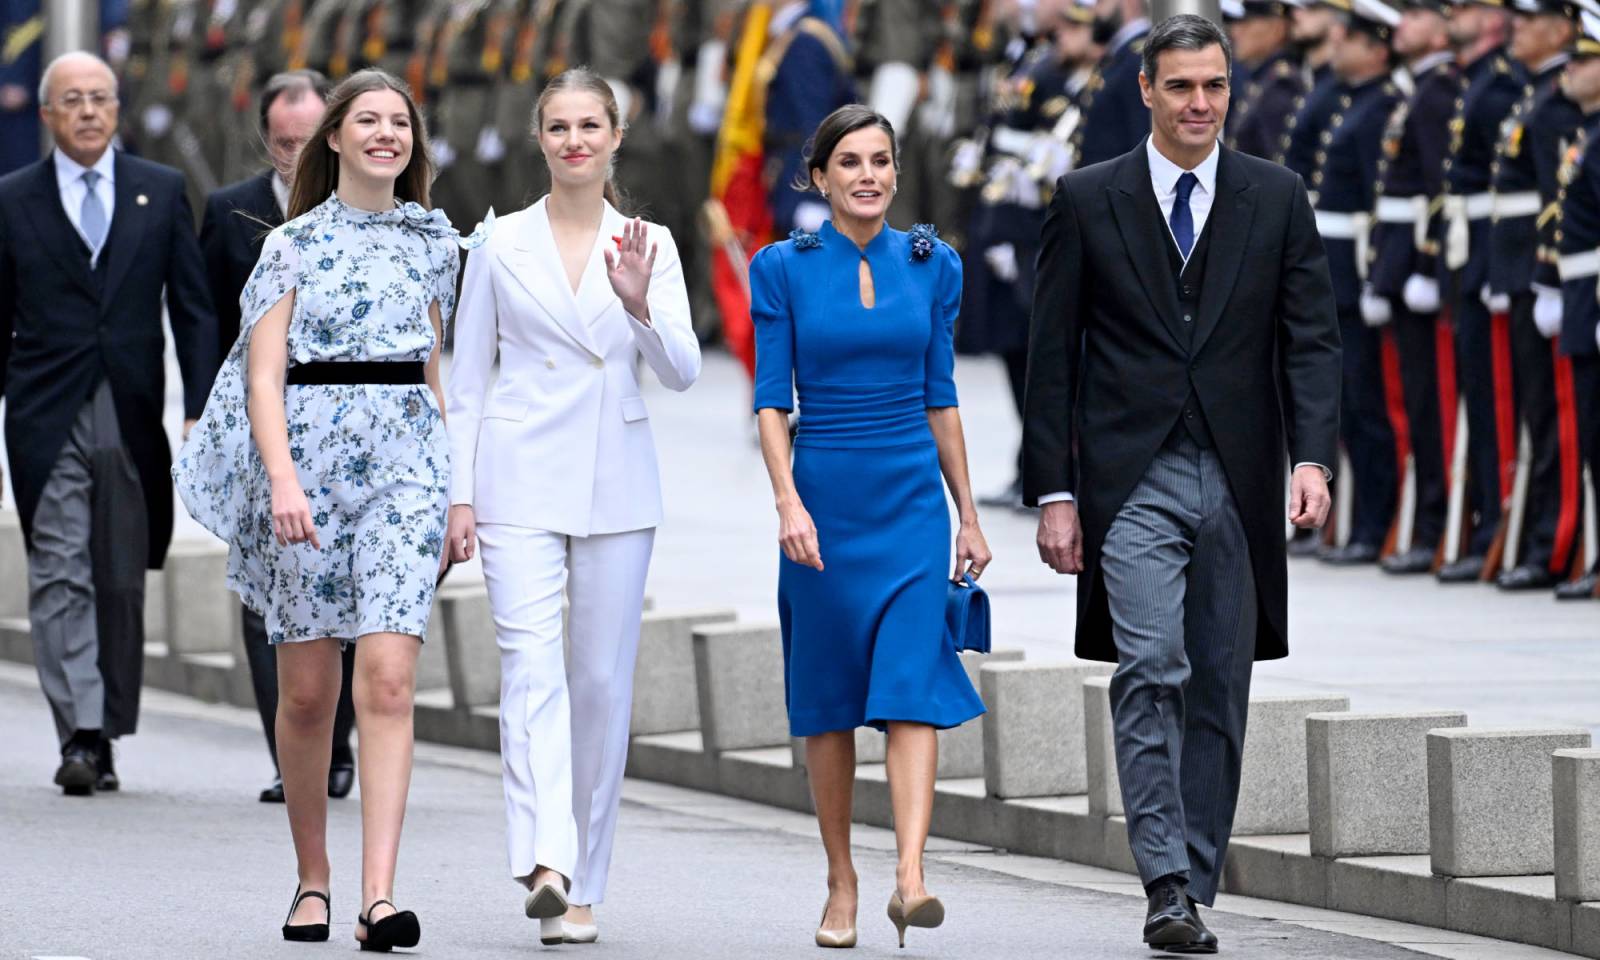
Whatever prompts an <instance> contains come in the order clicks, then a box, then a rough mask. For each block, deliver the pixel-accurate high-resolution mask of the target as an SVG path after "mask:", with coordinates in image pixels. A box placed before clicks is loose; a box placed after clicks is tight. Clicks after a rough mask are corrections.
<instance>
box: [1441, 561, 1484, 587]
mask: <svg viewBox="0 0 1600 960" xmlns="http://www.w3.org/2000/svg"><path fill="white" fill-rule="evenodd" d="M1481 579H1483V558H1482V557H1462V558H1461V559H1460V560H1457V561H1456V562H1455V563H1447V564H1445V565H1444V566H1442V567H1440V568H1439V582H1440V583H1473V582H1475V581H1477V580H1481Z"/></svg>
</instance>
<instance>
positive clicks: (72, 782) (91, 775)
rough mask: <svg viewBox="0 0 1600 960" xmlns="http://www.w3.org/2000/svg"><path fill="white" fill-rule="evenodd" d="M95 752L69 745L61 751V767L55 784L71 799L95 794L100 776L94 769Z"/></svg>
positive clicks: (83, 747)
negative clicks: (96, 783) (95, 786)
mask: <svg viewBox="0 0 1600 960" xmlns="http://www.w3.org/2000/svg"><path fill="white" fill-rule="evenodd" d="M94 759H95V758H94V751H93V750H91V749H89V748H88V747H86V746H83V745H81V744H76V743H69V744H67V746H66V747H65V748H64V749H63V750H62V751H61V766H59V767H57V768H56V776H55V784H56V786H58V787H60V788H61V792H62V793H65V794H66V795H67V796H69V797H87V796H89V795H90V794H92V793H94V784H95V781H96V780H97V779H98V774H97V772H96V771H95V767H94Z"/></svg>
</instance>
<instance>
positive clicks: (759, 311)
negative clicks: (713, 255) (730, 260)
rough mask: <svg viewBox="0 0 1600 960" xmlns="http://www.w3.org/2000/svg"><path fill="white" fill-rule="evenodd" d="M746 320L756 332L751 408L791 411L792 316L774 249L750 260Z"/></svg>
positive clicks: (786, 283)
mask: <svg viewBox="0 0 1600 960" xmlns="http://www.w3.org/2000/svg"><path fill="white" fill-rule="evenodd" d="M750 318H751V320H753V321H754V325H755V330H756V382H755V409H756V410H757V411H760V410H763V409H772V410H785V411H789V410H793V409H794V316H793V314H792V313H791V311H790V307H789V277H788V273H787V272H786V271H785V270H784V268H783V254H782V251H781V250H780V249H779V247H778V246H776V245H773V246H768V247H766V248H764V249H762V250H761V251H760V252H758V253H757V254H756V256H755V259H754V260H751V261H750Z"/></svg>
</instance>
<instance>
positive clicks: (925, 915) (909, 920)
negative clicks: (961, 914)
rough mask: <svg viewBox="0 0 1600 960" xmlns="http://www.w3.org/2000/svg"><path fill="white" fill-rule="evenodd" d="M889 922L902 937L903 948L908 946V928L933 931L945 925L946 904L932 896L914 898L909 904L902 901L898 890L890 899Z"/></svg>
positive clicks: (901, 944)
mask: <svg viewBox="0 0 1600 960" xmlns="http://www.w3.org/2000/svg"><path fill="white" fill-rule="evenodd" d="M889 920H890V922H891V923H893V924H894V929H895V932H896V933H898V934H899V935H900V946H901V947H902V948H903V947H904V946H905V945H906V928H907V927H927V928H930V929H931V928H933V927H937V926H939V925H940V924H941V923H944V904H943V903H941V902H939V898H938V897H935V896H933V895H932V894H928V895H926V896H921V897H912V898H911V901H910V902H909V903H907V902H905V901H902V900H901V899H900V891H898V890H896V891H895V892H894V894H893V895H891V896H890V897H889Z"/></svg>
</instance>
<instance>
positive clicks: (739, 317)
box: [705, 0, 772, 379]
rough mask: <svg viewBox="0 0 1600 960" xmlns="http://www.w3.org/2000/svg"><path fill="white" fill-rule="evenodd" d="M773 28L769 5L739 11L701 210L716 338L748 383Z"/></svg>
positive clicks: (767, 220) (767, 234) (765, 236)
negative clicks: (765, 72)
mask: <svg viewBox="0 0 1600 960" xmlns="http://www.w3.org/2000/svg"><path fill="white" fill-rule="evenodd" d="M771 22H772V6H771V4H770V3H767V2H761V0H758V2H755V3H752V4H750V6H749V7H748V8H747V9H746V10H745V15H744V25H743V28H742V29H741V31H740V33H739V45H738V47H737V49H736V55H735V57H734V67H733V78H732V80H731V81H730V82H729V84H728V100H727V105H726V107H725V108H724V111H723V115H722V128H721V129H720V130H719V131H718V132H717V146H716V153H715V155H714V158H713V160H712V167H711V197H710V199H709V200H707V201H706V204H705V217H706V226H707V229H708V231H709V233H710V235H711V246H712V249H711V291H712V295H713V296H714V297H715V299H716V301H717V309H718V310H719V311H720V312H721V314H722V337H723V340H724V341H726V342H727V344H728V349H729V351H731V352H732V353H733V355H734V356H735V357H737V358H739V362H740V363H742V364H744V368H745V372H746V373H748V374H749V375H750V377H751V378H752V379H754V377H755V369H756V342H755V329H754V327H753V326H752V324H751V320H750V258H751V257H753V256H755V254H756V251H757V250H760V249H761V248H762V247H763V246H765V245H766V244H767V243H768V242H769V241H770V240H771V239H772V211H771V210H770V209H768V207H767V187H766V184H765V183H764V182H763V178H762V163H763V160H764V156H763V153H762V149H761V139H762V135H763V134H764V133H765V129H766V116H765V113H766V111H765V103H766V97H765V93H766V91H765V89H764V83H765V78H763V77H762V76H761V70H760V69H759V67H760V64H761V58H762V54H763V53H764V52H765V50H766V47H767V42H768V36H767V33H768V28H769V26H770V25H771Z"/></svg>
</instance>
